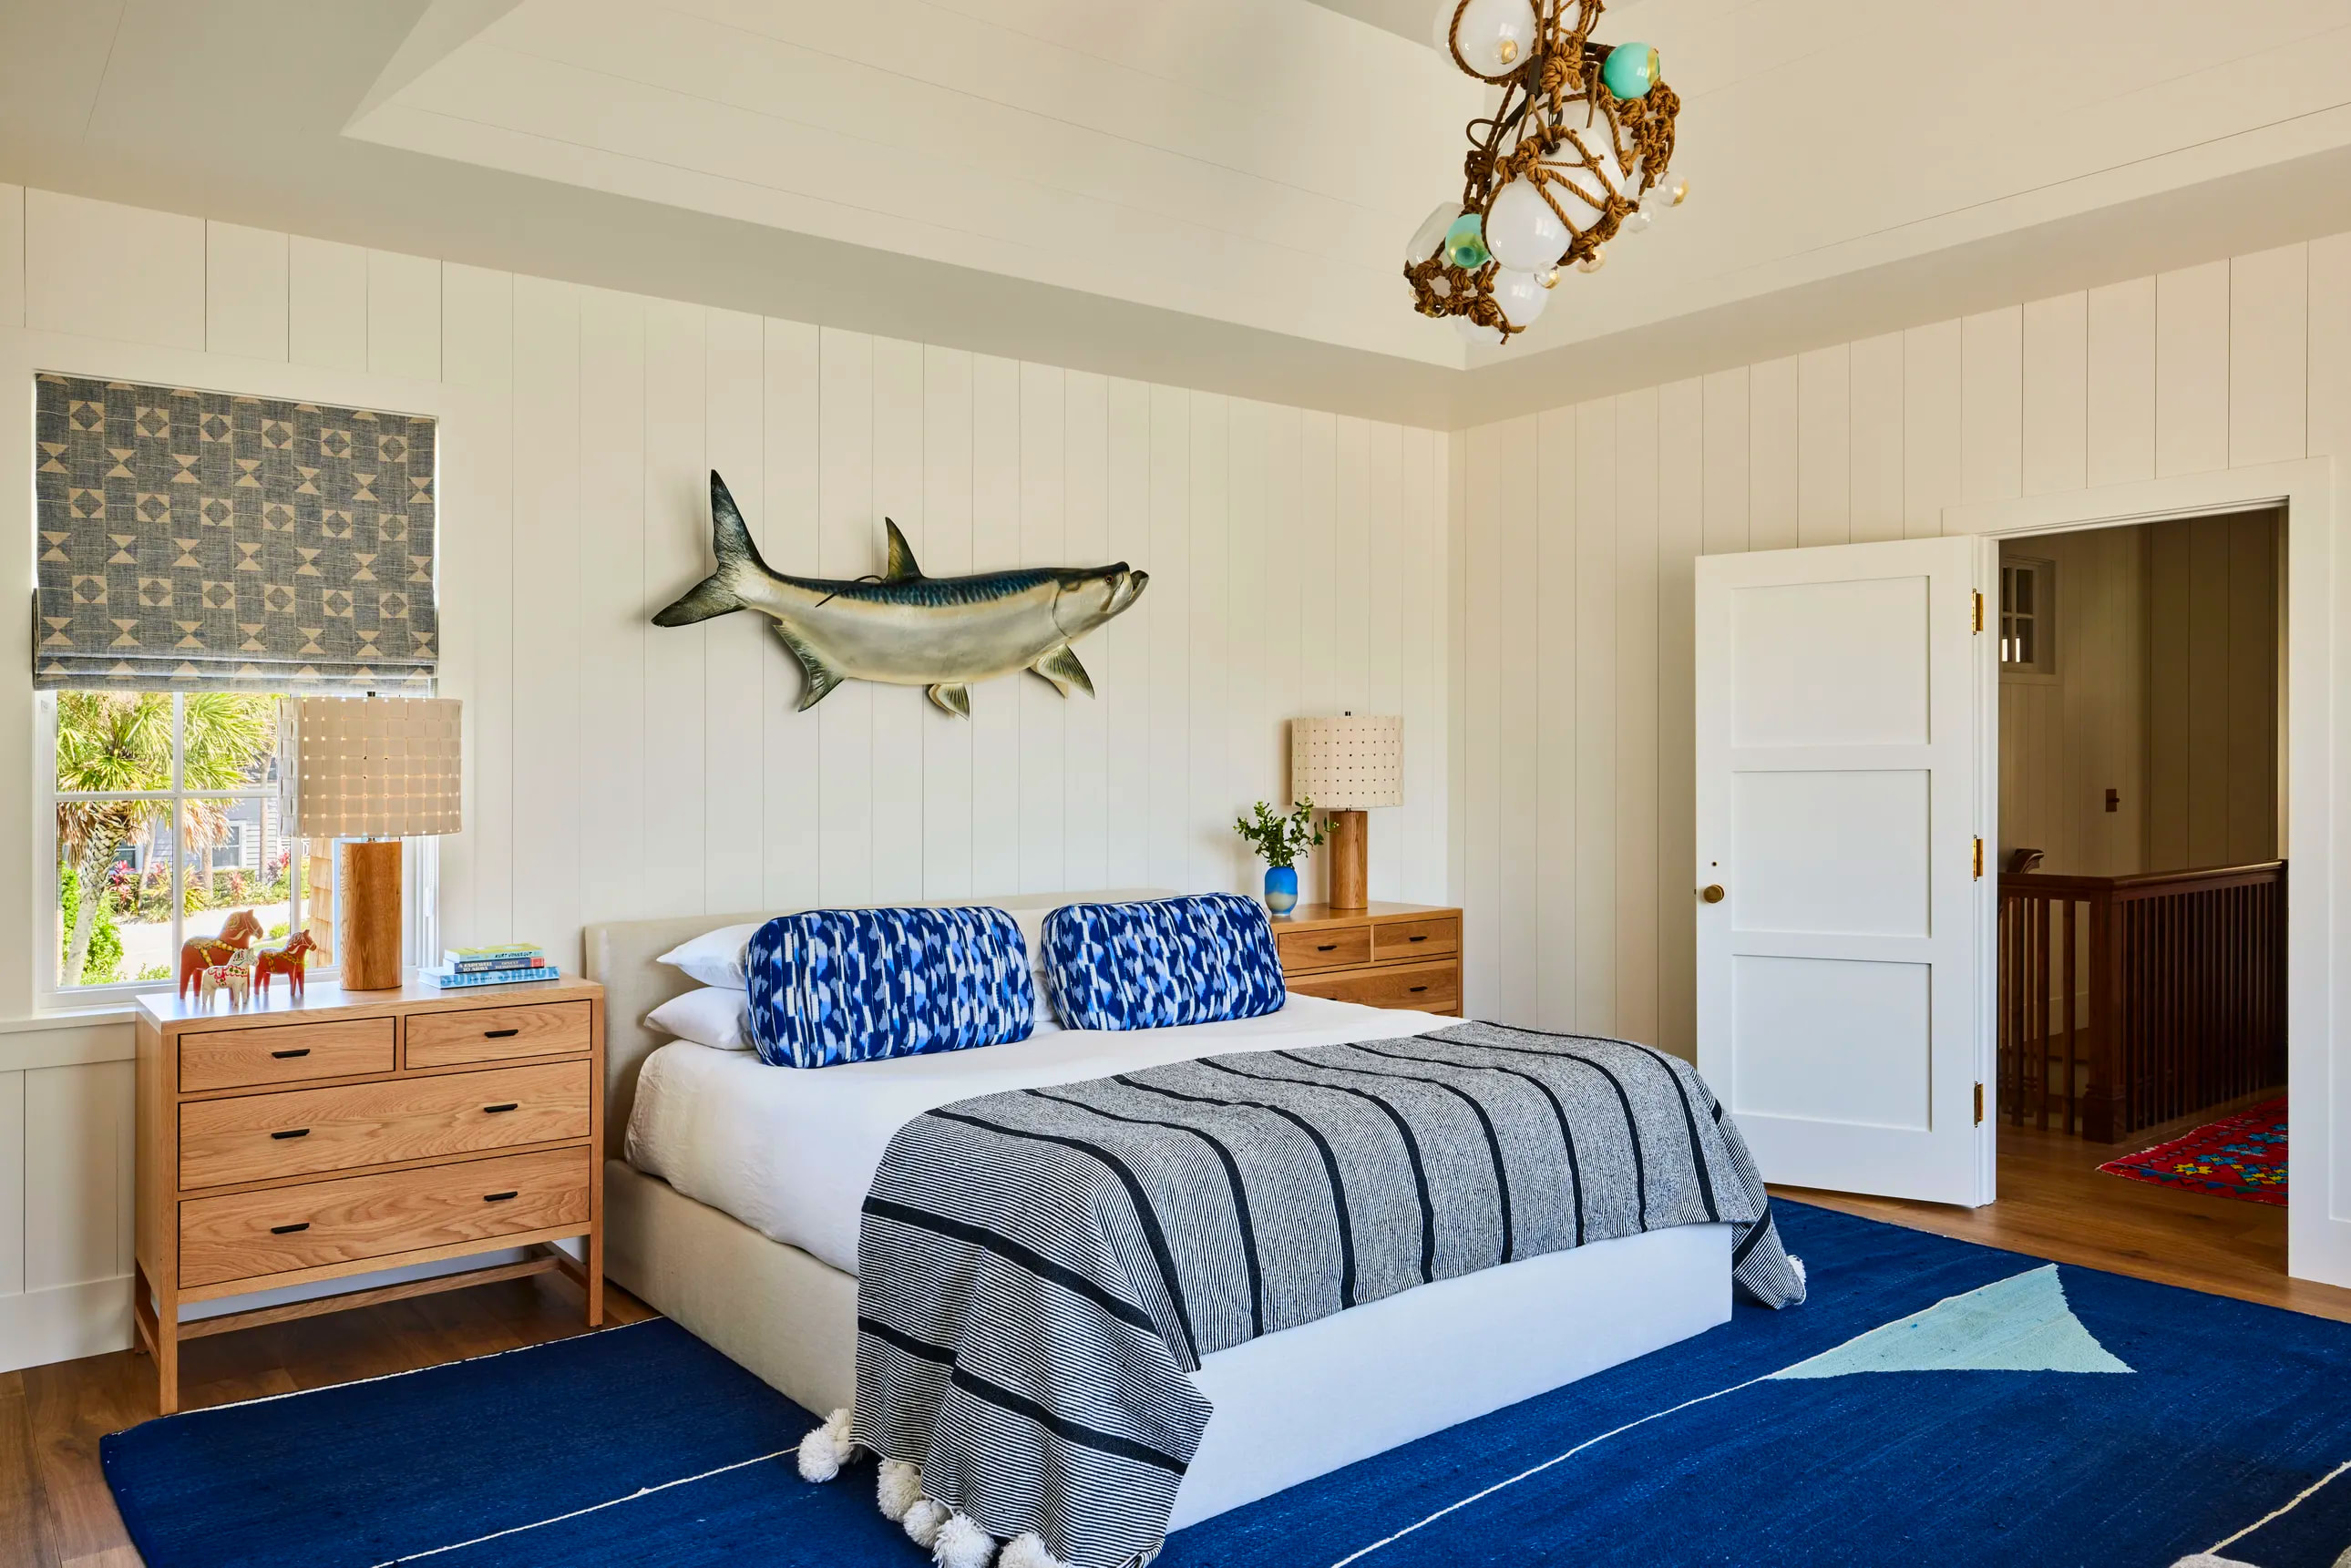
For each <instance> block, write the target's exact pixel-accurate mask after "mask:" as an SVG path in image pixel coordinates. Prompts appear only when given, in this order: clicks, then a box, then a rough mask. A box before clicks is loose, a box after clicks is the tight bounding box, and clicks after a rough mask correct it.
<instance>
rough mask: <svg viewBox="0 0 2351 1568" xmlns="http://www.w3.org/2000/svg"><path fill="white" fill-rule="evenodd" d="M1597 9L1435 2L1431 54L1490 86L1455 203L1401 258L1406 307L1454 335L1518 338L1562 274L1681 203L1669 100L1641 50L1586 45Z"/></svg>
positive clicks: (1537, 1)
mask: <svg viewBox="0 0 2351 1568" xmlns="http://www.w3.org/2000/svg"><path fill="white" fill-rule="evenodd" d="M1602 9H1603V5H1602V0H1440V9H1439V11H1438V13H1437V47H1438V49H1439V50H1441V51H1442V52H1444V53H1445V54H1447V55H1449V56H1450V57H1452V60H1453V63H1454V64H1455V65H1457V66H1458V67H1460V68H1461V69H1462V70H1464V71H1466V72H1468V74H1469V75H1471V76H1473V77H1476V78H1478V79H1479V81H1482V82H1485V83H1488V84H1489V85H1490V86H1493V87H1496V88H1499V89H1501V96H1500V99H1499V102H1497V103H1496V104H1495V106H1494V108H1493V109H1492V110H1491V111H1490V112H1489V113H1488V114H1486V115H1485V116H1483V117H1481V118H1479V119H1477V120H1471V121H1470V122H1469V124H1468V128H1467V129H1468V138H1469V152H1468V155H1467V156H1466V157H1465V158H1463V160H1462V168H1463V173H1464V176H1465V177H1464V180H1463V183H1462V190H1461V199H1460V201H1458V202H1447V203H1444V204H1440V205H1439V206H1438V207H1437V210H1436V211H1434V212H1432V213H1430V214H1428V219H1427V221H1426V222H1425V223H1423V224H1422V225H1420V228H1419V230H1418V231H1417V232H1416V233H1415V234H1414V235H1413V237H1412V244H1411V246H1410V247H1409V248H1408V249H1407V251H1406V253H1405V268H1404V275H1405V278H1406V279H1408V280H1409V281H1410V282H1411V284H1412V292H1413V304H1414V308H1416V309H1417V310H1418V311H1419V312H1420V313H1421V314H1422V315H1424V316H1430V317H1447V316H1449V317H1452V318H1453V320H1454V326H1455V328H1456V329H1458V330H1459V331H1460V332H1461V334H1462V336H1463V337H1465V338H1468V339H1470V340H1476V339H1478V338H1479V337H1482V336H1483V335H1484V334H1485V333H1487V332H1489V331H1490V332H1493V333H1494V334H1496V335H1497V337H1498V338H1499V340H1500V341H1502V342H1506V343H1507V342H1509V341H1510V339H1511V338H1513V337H1515V336H1517V335H1518V334H1519V333H1520V332H1523V331H1525V330H1526V329H1528V328H1529V327H1531V326H1533V325H1534V323H1535V319H1536V318H1537V317H1539V316H1541V314H1542V312H1543V307H1544V306H1545V305H1547V304H1549V303H1550V300H1551V291H1552V288H1553V287H1556V286H1557V285H1558V283H1559V274H1560V269H1561V268H1562V267H1567V266H1570V265H1573V267H1576V268H1577V269H1578V270H1580V271H1583V272H1597V271H1599V270H1600V267H1601V265H1602V264H1603V263H1604V261H1605V260H1606V259H1607V252H1606V249H1605V246H1607V244H1608V242H1609V241H1611V240H1613V239H1614V238H1615V237H1616V236H1617V235H1619V234H1639V233H1640V232H1641V231H1642V230H1644V229H1646V228H1647V227H1648V226H1649V225H1651V224H1652V223H1654V222H1655V221H1656V217H1657V214H1659V213H1662V212H1665V211H1667V210H1668V209H1670V208H1673V207H1677V206H1679V205H1681V204H1682V202H1683V200H1684V199H1685V198H1686V197H1687V195H1688V194H1689V185H1688V183H1687V181H1684V180H1681V179H1679V178H1677V177H1676V176H1675V175H1673V174H1671V173H1670V172H1668V171H1667V164H1668V163H1669V162H1671V161H1672V158H1673V155H1674V115H1675V113H1676V111H1677V110H1679V109H1680V108H1681V99H1679V98H1677V97H1676V96H1675V93H1674V89H1671V88H1669V87H1667V85H1666V84H1665V82H1664V81H1663V80H1662V79H1661V78H1659V75H1658V65H1657V51H1656V49H1655V48H1653V47H1650V46H1649V45H1647V44H1619V45H1617V46H1616V47H1614V48H1611V47H1608V46H1607V45H1605V44H1601V43H1595V42H1594V41H1593V37H1592V29H1593V25H1594V24H1595V23H1597V22H1598V21H1599V20H1600V13H1601V11H1602Z"/></svg>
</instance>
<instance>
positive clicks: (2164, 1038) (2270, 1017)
mask: <svg viewBox="0 0 2351 1568" xmlns="http://www.w3.org/2000/svg"><path fill="white" fill-rule="evenodd" d="M1999 961H2000V986H1999V1007H2000V1104H2001V1109H2002V1110H2003V1111H2004V1112H2005V1113H2006V1114H2007V1116H2008V1119H2009V1121H2010V1122H2011V1124H2015V1125H2020V1126H2021V1125H2024V1124H2032V1125H2035V1126H2039V1127H2043V1128H2047V1127H2050V1126H2051V1125H2052V1124H2054V1125H2055V1127H2056V1128H2057V1130H2059V1131H2061V1132H2065V1133H2078V1134H2081V1135H2082V1136H2084V1137H2085V1138H2087V1139H2089V1140H2090V1141H2092V1142H2094V1143H2106V1144H2110V1143H2114V1142H2116V1141H2117V1140H2118V1139H2121V1138H2124V1137H2126V1136H2128V1135H2129V1134H2131V1133H2132V1132H2134V1131H2136V1130H2137V1129H2138V1128H2141V1127H2147V1126H2152V1125H2154V1124H2157V1123H2159V1122H2168V1121H2170V1120H2171V1119H2172V1118H2174V1117H2177V1116H2184V1115H2187V1114H2188V1113H2190V1112H2193V1111H2199V1110H2201V1109H2203V1108H2204V1107H2205V1106H2208V1105H2216V1104H2219V1103H2221V1102H2223V1101H2226V1100H2231V1099H2234V1098H2236V1097H2238V1096H2240V1095H2244V1094H2250V1093H2252V1092H2255V1091H2257V1090H2261V1089H2266V1088H2270V1087H2272V1086H2273V1085H2275V1084H2279V1083H2282V1082H2284V1080H2285V862H2283V861H2264V862H2260V863H2258V864H2253V865H2235V866H2213V867H2208V868H2204V869H2200V870H2195V871H2177V872H2154V873H2147V874H2145V875H2141V876H2053V875H2048V874H2045V873H2038V872H2028V873H2021V874H2020V873H2008V874H2004V875H2002V876H2001V879H2000V935H1999Z"/></svg>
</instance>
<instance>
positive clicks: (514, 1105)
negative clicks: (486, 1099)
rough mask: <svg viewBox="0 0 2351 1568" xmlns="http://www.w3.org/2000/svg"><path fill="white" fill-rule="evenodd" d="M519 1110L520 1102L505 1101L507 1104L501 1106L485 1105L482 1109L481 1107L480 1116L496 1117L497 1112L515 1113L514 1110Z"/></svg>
mask: <svg viewBox="0 0 2351 1568" xmlns="http://www.w3.org/2000/svg"><path fill="white" fill-rule="evenodd" d="M520 1108H521V1102H520V1101H517V1100H509V1101H507V1103H505V1104H503V1105H485V1106H483V1107H482V1114H483V1115H485V1116H495V1115H496V1114H497V1113H499V1112H501V1111H515V1110H519V1109H520Z"/></svg>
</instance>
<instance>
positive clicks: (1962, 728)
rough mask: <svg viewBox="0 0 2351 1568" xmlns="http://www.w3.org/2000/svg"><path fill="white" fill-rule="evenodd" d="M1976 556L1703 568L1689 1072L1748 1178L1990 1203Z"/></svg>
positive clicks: (1989, 1013)
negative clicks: (1694, 1041)
mask: <svg viewBox="0 0 2351 1568" xmlns="http://www.w3.org/2000/svg"><path fill="white" fill-rule="evenodd" d="M1994 552H1995V547H1994V546H1993V545H1991V543H1990V542H1988V541H1986V540H1983V539H1980V538H1927V539H1906V540H1896V541H1892V542H1887V543H1882V544H1856V545H1826V546H1822V547H1819V548H1816V549H1783V550H1765V551H1757V552H1754V553H1750V554H1743V555H1719V556H1706V557H1702V558H1700V559H1699V560H1698V587H1697V606H1696V608H1697V621H1698V647H1697V697H1698V734H1697V759H1698V779H1697V805H1698V862H1697V869H1698V875H1697V877H1696V879H1695V881H1696V883H1697V885H1696V886H1694V887H1693V888H1692V889H1691V890H1690V894H1689V896H1690V897H1691V898H1692V900H1693V901H1694V902H1695V903H1696V905H1697V911H1698V1066H1699V1069H1700V1071H1703V1072H1704V1073H1705V1074H1706V1076H1707V1079H1708V1082H1710V1083H1712V1084H1713V1086H1714V1089H1715V1092H1717V1093H1718V1094H1719V1095H1721V1096H1722V1098H1723V1100H1724V1101H1725V1102H1726V1103H1728V1104H1729V1107H1730V1109H1731V1111H1732V1113H1734V1114H1736V1115H1737V1117H1738V1118H1739V1124H1740V1128H1741V1129H1742V1130H1743V1131H1744V1132H1745V1134H1746V1135H1747V1139H1748V1142H1749V1143H1750V1145H1753V1147H1754V1151H1755V1156H1756V1159H1757V1161H1758V1162H1759V1163H1760V1164H1761V1166H1762V1169H1763V1175H1764V1177H1765V1178H1766V1179H1767V1180H1770V1181H1773V1182H1780V1183H1785V1184H1788V1185H1790V1186H1812V1187H1822V1188H1826V1189H1831V1190H1835V1191H1843V1192H1866V1193H1878V1194H1883V1195H1886V1196H1888V1197H1909V1198H1924V1199H1928V1200H1929V1201H1934V1202H1942V1203H1956V1204H1966V1205H1969V1206H1974V1205H1978V1204H1984V1203H1989V1202H1991V1198H1992V1179H1993V1162H1992V1150H1993V1145H1992V1131H1993V1125H1994V1124H1993V1120H1992V1111H1993V1106H1992V1105H1991V1099H1990V1096H1991V1082H1992V1075H1991V1067H1992V1061H1993V1039H1992V1032H1991V1031H1992V1027H1993V1009H1992V1005H1991V988H1992V983H1993V969H1992V962H1993V956H1992V940H1991V932H1992V919H1993V911H1994V896H1995V894H1994V890H1995V889H1996V888H1997V886H1998V879H1997V876H1996V875H1995V874H1994V869H1995V868H1993V867H1992V866H1991V865H1990V864H1987V863H1985V862H1983V861H1982V860H1981V859H1980V856H1981V855H1983V854H1985V853H1987V852H1988V851H1986V850H1983V849H1980V847H1979V846H1988V845H1991V844H1995V843H1997V842H1998V841H1999V839H1998V836H1997V834H1996V833H1995V832H1994V831H1993V827H1994V824H1993V821H1992V813H1993V810H1994V807H1995V803H1996V790H1995V789H1993V787H1992V780H1993V779H1995V778H1996V774H1995V772H1994V770H1993V767H1994V753H1993V747H1994V730H1993V726H1994V724H1995V722H1996V720H1997V716H1998V715H1997V709H1996V707H1995V706H1994V705H1995V702H1996V691H1997V684H1996V676H1997V674H1998V666H1997V664H1996V663H1995V661H1994V658H1993V654H1992V652H1991V650H1992V649H1993V647H1994V646H1995V643H1996V636H1995V634H1994V633H1992V632H1980V631H1979V630H1978V627H1979V620H1980V601H1979V599H1978V595H1979V594H1986V595H1989V594H1990V593H1991V589H1992V587H1993V586H1994V584H1995V582H1996V556H1995V553H1994ZM1979 1086H1981V1087H1979ZM1979 1095H1981V1096H1983V1098H1982V1099H1979Z"/></svg>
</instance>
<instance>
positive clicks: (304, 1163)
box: [180, 1061, 589, 1189]
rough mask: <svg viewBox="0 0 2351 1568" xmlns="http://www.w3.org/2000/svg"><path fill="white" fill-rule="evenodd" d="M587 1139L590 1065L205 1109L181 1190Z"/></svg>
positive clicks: (563, 1064)
mask: <svg viewBox="0 0 2351 1568" xmlns="http://www.w3.org/2000/svg"><path fill="white" fill-rule="evenodd" d="M588 1132H589V1128H588V1063H586V1062H584V1061H550V1062H545V1063H541V1064H538V1065H535V1066H530V1067H496V1068H491V1069H489V1070H487V1071H481V1072H450V1073H443V1074H440V1075H438V1076H436V1077H431V1078H392V1079H386V1080H385V1081H383V1082H380V1083H350V1084H346V1085H344V1086H343V1087H341V1088H339V1089H288V1090H284V1091H281V1092H277V1093H275V1094H246V1095H242V1096H239V1097H238V1098H236V1099H234V1100H198V1101H192V1102H190V1103H186V1104H183V1105H182V1106H181V1107H180V1186H181V1187H182V1188H183V1189H187V1188H193V1187H200V1186H228V1185H229V1184H230V1183H232V1182H248V1181H269V1180H272V1179H275V1178H277V1177H279V1176H309V1175H312V1174H314V1173H316V1172H319V1171H340V1170H355V1169H357V1168H359V1167H360V1166H382V1165H391V1164H392V1163H393V1162H394V1161H397V1160H419V1159H431V1158H434V1157H435V1156H437V1155H462V1154H471V1153H475V1152H476V1151H478V1150H482V1149H502V1148H507V1147H510V1146H511V1145H516V1144H549V1143H553V1142H555V1141H556V1140H557V1139H559V1138H585V1137H586V1136H588Z"/></svg>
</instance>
